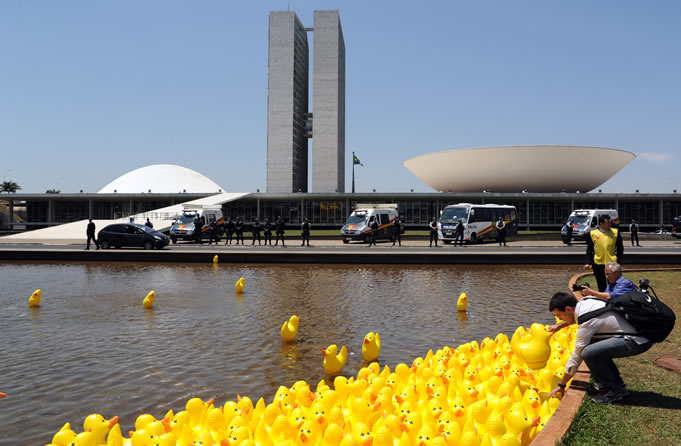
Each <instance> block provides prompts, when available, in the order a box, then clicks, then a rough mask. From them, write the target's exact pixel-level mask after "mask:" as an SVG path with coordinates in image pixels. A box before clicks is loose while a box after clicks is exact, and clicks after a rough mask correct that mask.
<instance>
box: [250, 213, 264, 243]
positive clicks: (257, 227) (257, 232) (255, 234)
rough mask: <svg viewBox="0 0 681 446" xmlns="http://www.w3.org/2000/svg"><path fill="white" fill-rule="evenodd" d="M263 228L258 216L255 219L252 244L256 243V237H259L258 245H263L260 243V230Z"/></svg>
mask: <svg viewBox="0 0 681 446" xmlns="http://www.w3.org/2000/svg"><path fill="white" fill-rule="evenodd" d="M261 229H262V226H261V225H260V220H258V217H255V220H253V230H252V232H253V241H252V242H251V245H255V239H256V238H257V239H258V245H261V244H262V243H260V240H261V239H260V230H261Z"/></svg>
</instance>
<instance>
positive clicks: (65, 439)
mask: <svg viewBox="0 0 681 446" xmlns="http://www.w3.org/2000/svg"><path fill="white" fill-rule="evenodd" d="M75 436H76V433H75V432H74V431H72V430H71V423H66V424H64V425H63V426H62V427H61V429H59V431H57V433H56V434H54V437H52V444H57V445H67V444H71V442H72V441H73V439H74V437H75Z"/></svg>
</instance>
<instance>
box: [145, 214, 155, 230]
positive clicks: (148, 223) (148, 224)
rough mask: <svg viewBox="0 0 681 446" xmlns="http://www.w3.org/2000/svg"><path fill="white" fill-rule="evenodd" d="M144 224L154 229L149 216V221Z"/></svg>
mask: <svg viewBox="0 0 681 446" xmlns="http://www.w3.org/2000/svg"><path fill="white" fill-rule="evenodd" d="M144 226H146V227H148V228H151V229H154V225H153V224H152V223H151V220H149V217H147V222H146V223H144Z"/></svg>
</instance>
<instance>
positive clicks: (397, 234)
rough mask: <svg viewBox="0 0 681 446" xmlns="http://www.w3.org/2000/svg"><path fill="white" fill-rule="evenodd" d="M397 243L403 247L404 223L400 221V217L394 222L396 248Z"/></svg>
mask: <svg viewBox="0 0 681 446" xmlns="http://www.w3.org/2000/svg"><path fill="white" fill-rule="evenodd" d="M395 242H397V243H399V244H400V246H402V222H401V221H400V216H399V215H398V216H397V218H395V221H394V222H393V246H395Z"/></svg>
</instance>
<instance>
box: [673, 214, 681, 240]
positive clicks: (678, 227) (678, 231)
mask: <svg viewBox="0 0 681 446" xmlns="http://www.w3.org/2000/svg"><path fill="white" fill-rule="evenodd" d="M672 235H673V236H674V237H676V238H681V217H675V218H674V223H672Z"/></svg>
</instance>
